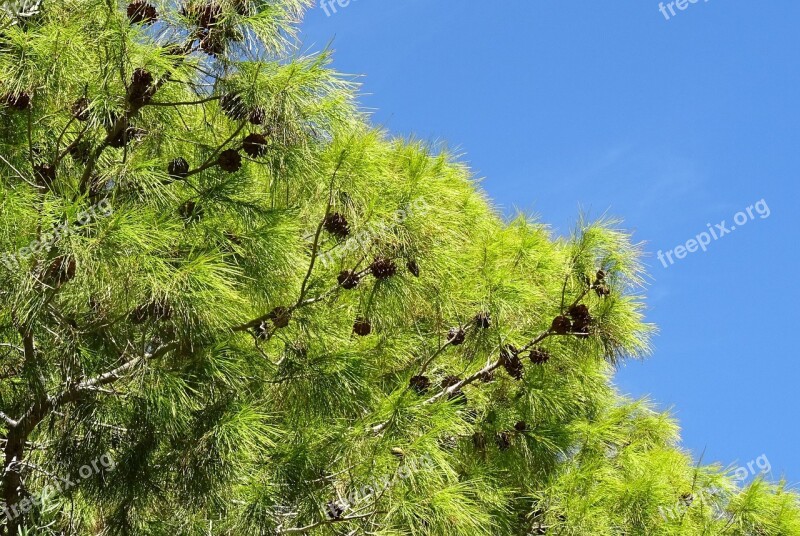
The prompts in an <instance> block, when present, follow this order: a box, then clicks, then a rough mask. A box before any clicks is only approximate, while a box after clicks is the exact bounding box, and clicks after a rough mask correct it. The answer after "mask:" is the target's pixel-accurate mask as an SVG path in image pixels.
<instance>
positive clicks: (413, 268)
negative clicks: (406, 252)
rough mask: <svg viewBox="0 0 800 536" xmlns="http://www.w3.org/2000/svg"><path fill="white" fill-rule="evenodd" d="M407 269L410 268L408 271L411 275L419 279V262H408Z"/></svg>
mask: <svg viewBox="0 0 800 536" xmlns="http://www.w3.org/2000/svg"><path fill="white" fill-rule="evenodd" d="M406 268H408V271H409V272H411V275H413V276H414V277H419V265H418V264H417V261H414V260H411V261H408V262H407V263H406Z"/></svg>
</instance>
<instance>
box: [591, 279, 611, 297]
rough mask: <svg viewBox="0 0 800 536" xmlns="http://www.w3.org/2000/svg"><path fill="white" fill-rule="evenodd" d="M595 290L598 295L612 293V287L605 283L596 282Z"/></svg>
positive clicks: (603, 295) (602, 295)
mask: <svg viewBox="0 0 800 536" xmlns="http://www.w3.org/2000/svg"><path fill="white" fill-rule="evenodd" d="M594 291H595V293H596V294H597V296H598V297H600V298H603V297H605V296H608V295H610V294H611V289H610V288H609V286H608V285H606V284H605V283H602V282H601V283H596V284H595V285H594Z"/></svg>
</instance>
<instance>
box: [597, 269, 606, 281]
mask: <svg viewBox="0 0 800 536" xmlns="http://www.w3.org/2000/svg"><path fill="white" fill-rule="evenodd" d="M605 279H606V273H605V272H604V271H603V270H597V281H605Z"/></svg>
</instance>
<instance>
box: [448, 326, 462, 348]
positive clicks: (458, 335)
mask: <svg viewBox="0 0 800 536" xmlns="http://www.w3.org/2000/svg"><path fill="white" fill-rule="evenodd" d="M466 338H467V332H466V331H464V330H463V329H461V328H450V332H449V333H448V334H447V342H449V343H450V345H451V346H460V345H462V344H464V341H465V340H466Z"/></svg>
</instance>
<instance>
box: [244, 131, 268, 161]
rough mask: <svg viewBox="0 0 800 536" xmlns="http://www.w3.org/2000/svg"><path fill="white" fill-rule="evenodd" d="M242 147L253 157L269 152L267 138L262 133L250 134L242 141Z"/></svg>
mask: <svg viewBox="0 0 800 536" xmlns="http://www.w3.org/2000/svg"><path fill="white" fill-rule="evenodd" d="M242 149H244V152H246V153H247V154H248V155H249V156H250V157H251V158H258V157H260V156H264V153H266V152H267V138H265V137H264V136H263V135H262V134H257V133H254V134H250V135H248V136H247V137H246V138H245V139H244V141H243V142H242Z"/></svg>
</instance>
